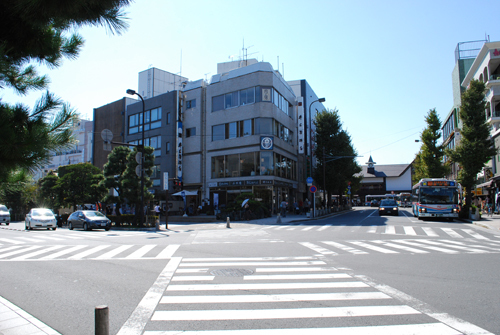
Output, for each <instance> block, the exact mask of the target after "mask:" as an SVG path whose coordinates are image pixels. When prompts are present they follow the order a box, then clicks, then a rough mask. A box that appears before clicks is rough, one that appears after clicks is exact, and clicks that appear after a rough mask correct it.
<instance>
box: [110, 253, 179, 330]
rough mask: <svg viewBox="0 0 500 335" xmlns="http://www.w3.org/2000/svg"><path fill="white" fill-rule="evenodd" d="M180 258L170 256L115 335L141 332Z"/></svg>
mask: <svg viewBox="0 0 500 335" xmlns="http://www.w3.org/2000/svg"><path fill="white" fill-rule="evenodd" d="M181 260H182V258H181V257H172V258H171V259H170V261H169V262H168V264H167V265H166V266H165V268H163V271H162V272H161V273H160V275H159V276H158V278H157V279H156V281H155V282H154V284H153V285H152V286H151V287H150V288H149V290H148V292H147V293H146V295H145V296H144V297H143V298H142V300H141V302H140V303H139V305H138V306H137V307H136V308H135V310H134V311H133V312H132V315H131V316H130V317H129V318H128V320H127V321H126V322H125V324H124V325H123V326H122V327H121V328H120V330H119V331H118V333H117V335H137V334H142V333H143V331H144V328H145V327H146V324H147V323H148V321H149V319H150V317H151V315H153V312H154V310H155V308H156V306H157V305H158V303H159V301H160V299H161V297H162V296H163V292H165V288H166V287H167V286H168V285H169V284H170V281H171V280H172V277H173V276H174V273H175V270H176V269H177V267H178V266H179V264H180V263H181Z"/></svg>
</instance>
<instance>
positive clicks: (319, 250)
mask: <svg viewBox="0 0 500 335" xmlns="http://www.w3.org/2000/svg"><path fill="white" fill-rule="evenodd" d="M299 244H301V245H303V246H304V247H306V248H309V249H311V250H313V251H316V252H317V253H320V254H321V255H337V253H336V252H335V251H332V250H328V249H326V248H322V247H320V246H319V245H316V244H314V243H310V242H299Z"/></svg>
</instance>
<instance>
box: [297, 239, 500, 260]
mask: <svg viewBox="0 0 500 335" xmlns="http://www.w3.org/2000/svg"><path fill="white" fill-rule="evenodd" d="M299 244H300V245H302V246H304V247H306V248H308V249H310V250H313V251H314V252H316V254H317V255H323V256H335V255H341V254H344V255H349V254H350V255H366V254H371V253H380V254H400V253H406V254H428V253H431V252H434V253H442V254H463V253H468V254H487V253H490V254H491V253H500V241H480V242H474V241H471V240H464V241H457V240H442V239H438V240H427V239H393V240H363V241H342V243H340V242H335V241H321V242H315V243H311V242H299ZM324 245H325V246H326V247H324Z"/></svg>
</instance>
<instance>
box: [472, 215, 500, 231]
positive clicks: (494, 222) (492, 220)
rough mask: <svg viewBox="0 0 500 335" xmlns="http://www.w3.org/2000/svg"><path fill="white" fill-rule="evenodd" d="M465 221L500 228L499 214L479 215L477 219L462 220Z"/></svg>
mask: <svg viewBox="0 0 500 335" xmlns="http://www.w3.org/2000/svg"><path fill="white" fill-rule="evenodd" d="M464 221H466V222H469V223H472V224H475V225H478V226H481V227H484V228H488V229H493V230H500V214H492V216H488V215H481V218H480V219H479V220H471V219H469V220H464Z"/></svg>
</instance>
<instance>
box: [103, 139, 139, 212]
mask: <svg viewBox="0 0 500 335" xmlns="http://www.w3.org/2000/svg"><path fill="white" fill-rule="evenodd" d="M131 152H132V150H130V149H129V148H128V147H124V146H120V147H115V148H113V150H112V151H111V153H110V154H109V155H108V161H107V163H106V164H104V169H103V174H104V179H103V180H102V181H101V184H102V186H104V187H105V188H106V189H113V190H114V191H115V192H116V194H117V196H115V195H114V194H115V192H110V193H108V194H106V196H105V197H104V199H103V202H105V203H116V204H118V208H120V207H121V204H122V203H124V202H125V199H124V197H123V196H122V195H123V189H122V179H123V172H125V169H126V168H127V163H128V160H127V157H128V155H129V154H130V153H131Z"/></svg>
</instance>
